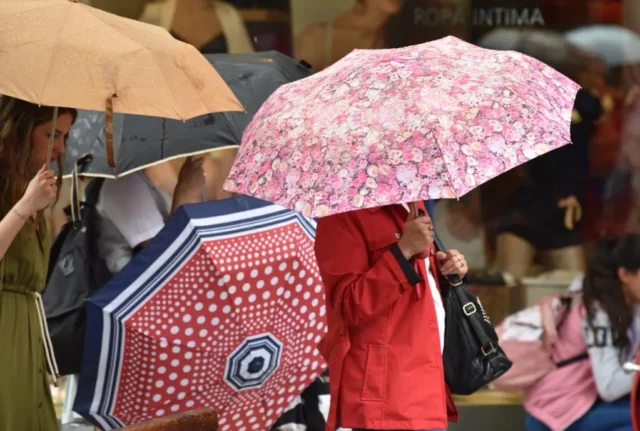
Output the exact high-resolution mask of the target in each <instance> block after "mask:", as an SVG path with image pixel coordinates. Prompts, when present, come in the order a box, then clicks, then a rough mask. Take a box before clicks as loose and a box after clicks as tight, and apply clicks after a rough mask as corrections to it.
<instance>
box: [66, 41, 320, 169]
mask: <svg viewBox="0 0 640 431" xmlns="http://www.w3.org/2000/svg"><path fill="white" fill-rule="evenodd" d="M206 57H207V59H208V60H209V61H210V62H211V63H212V64H213V65H214V66H215V68H216V70H217V71H218V73H220V75H221V76H222V78H223V79H224V80H225V82H226V83H227V85H229V87H230V88H231V90H233V92H234V93H235V95H236V97H237V98H238V99H239V100H240V102H241V103H242V104H243V106H244V107H245V109H246V110H247V112H229V113H217V114H209V115H204V116H201V117H197V118H194V119H191V120H188V121H186V122H183V121H176V120H167V119H162V118H157V117H148V116H140V115H119V114H115V115H114V122H113V125H114V133H113V149H114V151H113V155H114V160H115V168H111V167H109V165H108V163H107V151H106V140H105V134H104V113H102V112H95V111H80V112H79V114H78V119H77V121H76V123H75V124H74V126H73V128H72V129H71V132H70V133H69V139H68V141H67V154H66V157H65V174H66V175H69V174H71V170H72V169H73V165H74V163H75V161H76V160H77V159H79V158H80V157H82V156H83V155H85V154H91V155H92V156H93V157H92V158H91V161H90V162H89V163H88V164H86V166H85V168H84V169H83V172H82V175H85V176H100V177H110V178H116V177H118V176H123V175H126V174H128V173H131V172H133V171H136V170H139V169H141V168H143V167H145V166H149V165H151V164H153V163H156V162H159V161H162V160H167V159H171V158H176V157H180V156H186V155H193V154H200V153H205V152H209V151H214V150H216V149H223V148H229V147H235V146H238V145H239V143H240V141H241V138H242V132H243V131H244V128H245V127H246V126H247V124H248V123H249V121H251V118H252V117H253V115H254V114H255V112H256V111H257V110H258V108H260V106H261V105H262V103H263V102H264V101H265V100H266V99H267V98H268V97H269V96H270V95H271V93H273V92H274V91H275V90H276V89H277V88H278V87H280V86H281V85H283V84H287V83H289V82H293V81H296V80H298V79H302V78H305V77H307V76H309V75H311V74H312V73H313V71H312V70H311V69H310V68H308V67H306V65H302V64H300V63H298V62H296V61H295V60H293V59H291V58H289V57H287V56H286V55H283V54H280V53H278V52H263V53H256V54H213V55H207V56H206Z"/></svg>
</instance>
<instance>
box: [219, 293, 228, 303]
mask: <svg viewBox="0 0 640 431" xmlns="http://www.w3.org/2000/svg"><path fill="white" fill-rule="evenodd" d="M228 297H229V294H228V293H227V292H222V293H221V294H220V299H222V300H223V301H224V300H225V299H227V298H228Z"/></svg>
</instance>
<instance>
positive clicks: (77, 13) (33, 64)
mask: <svg viewBox="0 0 640 431" xmlns="http://www.w3.org/2000/svg"><path fill="white" fill-rule="evenodd" d="M0 94H5V95H9V96H13V97H16V98H19V99H23V100H26V101H29V102H31V103H36V104H39V105H48V106H67V107H73V108H78V109H88V110H95V111H104V110H106V111H107V120H109V118H110V117H111V115H112V113H113V112H120V113H125V114H139V115H151V116H157V117H164V118H173V119H182V120H185V119H189V118H192V117H196V116H198V115H203V114H207V113H212V112H222V111H242V110H244V109H243V107H242V105H241V104H240V102H239V101H238V100H237V99H236V97H235V96H234V94H233V93H232V91H231V90H230V89H229V87H228V86H227V85H226V83H225V82H224V81H223V80H222V78H221V77H220V75H218V73H217V72H216V71H215V69H214V68H213V67H212V65H211V64H210V63H209V62H208V61H207V60H206V59H205V58H204V57H203V56H202V55H201V54H200V53H199V52H198V50H197V49H195V48H194V47H193V46H191V45H188V44H186V43H182V42H179V41H177V40H176V39H174V38H173V37H172V36H171V35H170V34H169V33H168V32H167V31H166V30H164V29H162V28H160V27H156V26H153V25H149V24H144V23H141V22H138V21H134V20H130V19H126V18H122V17H119V16H116V15H113V14H110V13H107V12H104V11H101V10H99V9H96V8H92V7H90V6H87V5H84V4H82V3H79V2H77V0H0ZM56 114H57V113H56ZM56 117H57V115H56ZM106 127H107V132H110V131H111V130H110V129H111V124H109V121H107V125H106ZM109 135H110V133H107V138H109ZM110 149H111V150H112V148H110V146H109V145H107V151H108V152H109V150H110Z"/></svg>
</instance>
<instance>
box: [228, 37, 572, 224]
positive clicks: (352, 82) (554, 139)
mask: <svg viewBox="0 0 640 431" xmlns="http://www.w3.org/2000/svg"><path fill="white" fill-rule="evenodd" d="M578 89H579V86H578V84H576V83H575V82H573V81H571V80H570V79H569V78H567V77H565V76H564V75H562V74H560V73H559V72H557V71H556V70H554V69H552V68H550V67H548V66H546V65H545V64H543V63H541V62H539V61H537V60H535V59H533V58H530V57H527V56H525V55H523V54H519V53H515V52H510V51H493V50H488V49H483V48H479V47H477V46H474V45H471V44H468V43H466V42H463V41H461V40H459V39H456V38H455V37H451V36H450V37H446V38H443V39H440V40H437V41H434V42H429V43H425V44H422V45H417V46H409V47H406V48H400V49H388V50H356V51H353V52H352V53H351V54H349V55H348V56H346V57H345V58H344V59H342V60H340V61H339V62H337V63H335V64H334V65H332V66H331V67H329V68H327V69H325V70H324V71H322V72H319V73H316V74H315V75H312V76H310V77H308V78H305V79H303V80H299V81H296V82H293V83H291V84H287V85H283V86H282V87H280V88H279V89H278V90H277V91H276V92H275V93H274V94H273V95H272V96H271V97H270V98H269V99H268V100H267V101H266V102H265V103H264V104H263V105H262V107H261V108H260V110H259V111H258V112H257V113H256V115H255V116H254V118H253V120H252V122H251V123H250V124H249V125H248V126H247V128H246V130H245V132H244V135H243V138H242V145H241V146H240V150H239V153H238V155H237V158H236V162H235V164H234V166H233V169H232V170H231V174H230V176H229V178H228V179H227V181H226V183H225V186H224V188H225V189H226V190H230V191H234V192H237V193H242V194H247V195H251V196H255V197H257V198H260V199H264V200H267V201H270V202H274V203H276V204H279V205H282V206H285V207H287V208H290V209H292V210H295V211H299V212H302V213H303V214H304V215H306V216H309V217H322V216H327V215H330V214H336V213H340V212H345V211H352V210H356V209H361V208H369V207H376V206H383V205H389V204H393V203H399V202H412V201H417V200H426V199H440V198H456V197H460V196H462V195H464V194H465V193H467V192H468V191H470V190H472V189H473V188H475V187H477V186H479V185H480V184H482V183H484V182H486V181H488V180H490V179H492V178H494V177H496V176H498V175H500V174H501V173H503V172H505V171H507V170H509V169H511V168H513V167H515V166H518V165H520V164H522V163H525V162H527V161H528V160H531V159H533V158H535V157H537V156H540V155H541V154H544V153H546V152H548V151H550V150H553V149H556V148H558V147H560V146H562V145H565V144H567V143H569V142H570V125H571V111H572V109H573V103H574V100H575V96H576V93H577V91H578Z"/></svg>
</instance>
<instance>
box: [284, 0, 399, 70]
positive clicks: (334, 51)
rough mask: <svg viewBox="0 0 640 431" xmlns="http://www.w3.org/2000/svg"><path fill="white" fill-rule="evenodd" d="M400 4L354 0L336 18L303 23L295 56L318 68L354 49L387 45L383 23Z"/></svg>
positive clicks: (394, 1) (375, 0) (333, 61)
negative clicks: (306, 24) (309, 23)
mask: <svg viewBox="0 0 640 431" xmlns="http://www.w3.org/2000/svg"><path fill="white" fill-rule="evenodd" d="M402 5H403V0H357V1H355V2H354V4H353V6H352V7H351V8H349V9H347V10H346V12H344V13H342V14H341V15H339V16H337V17H336V18H334V19H332V20H330V21H328V22H323V23H315V24H311V25H309V26H308V27H306V28H305V29H304V30H303V31H302V33H301V34H300V35H299V36H298V38H297V40H296V48H295V56H296V58H299V59H304V60H305V61H307V62H309V63H310V64H311V65H312V66H313V68H314V69H315V70H322V69H324V68H326V67H328V66H330V65H332V64H333V63H335V62H336V61H338V60H340V59H341V58H342V57H344V56H345V55H347V54H349V53H350V52H351V51H353V50H354V49H376V48H389V47H390V45H389V40H388V38H387V35H386V25H387V23H388V21H389V19H390V18H391V17H392V16H393V15H395V14H397V13H398V12H400V10H401V8H402Z"/></svg>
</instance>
